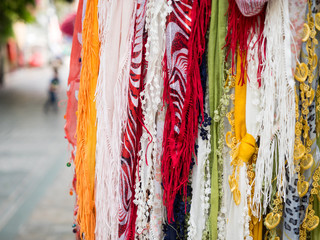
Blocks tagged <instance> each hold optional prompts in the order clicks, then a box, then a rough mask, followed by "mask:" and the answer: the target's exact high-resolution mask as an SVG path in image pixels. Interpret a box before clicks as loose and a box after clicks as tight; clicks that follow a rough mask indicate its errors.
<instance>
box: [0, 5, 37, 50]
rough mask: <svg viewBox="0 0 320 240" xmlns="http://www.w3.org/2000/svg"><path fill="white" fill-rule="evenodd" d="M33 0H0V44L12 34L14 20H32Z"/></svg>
mask: <svg viewBox="0 0 320 240" xmlns="http://www.w3.org/2000/svg"><path fill="white" fill-rule="evenodd" d="M34 6H35V0H0V12H1V14H0V44H3V43H5V42H6V40H7V39H8V37H10V36H12V35H13V30H12V25H13V23H14V22H16V21H25V22H31V21H33V19H34V18H33V16H32V13H31V11H32V9H33V7H34Z"/></svg>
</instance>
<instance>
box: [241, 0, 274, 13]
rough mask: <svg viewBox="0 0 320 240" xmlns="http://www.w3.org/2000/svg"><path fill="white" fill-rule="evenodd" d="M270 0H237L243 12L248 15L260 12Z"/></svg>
mask: <svg viewBox="0 0 320 240" xmlns="http://www.w3.org/2000/svg"><path fill="white" fill-rule="evenodd" d="M266 2H268V0H236V3H237V5H238V7H239V9H240V11H241V13H242V14H243V15H244V16H246V17H252V16H254V15H257V14H259V13H260V12H261V11H262V9H263V8H264V5H265V3H266Z"/></svg>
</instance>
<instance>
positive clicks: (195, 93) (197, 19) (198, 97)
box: [162, 0, 210, 222]
mask: <svg viewBox="0 0 320 240" xmlns="http://www.w3.org/2000/svg"><path fill="white" fill-rule="evenodd" d="M172 7H173V11H172V13H170V15H169V17H168V23H167V30H166V34H167V40H166V41H167V44H166V45H167V47H166V53H165V57H164V72H165V76H164V94H163V98H164V101H165V102H166V103H167V104H168V110H167V113H166V120H165V128H164V139H163V151H164V154H163V160H162V180H163V187H164V196H163V199H164V204H165V206H166V207H167V213H168V221H169V222H172V221H173V220H174V219H173V202H174V199H175V196H176V194H177V193H178V192H179V191H180V190H183V191H184V196H186V194H187V193H186V190H187V189H186V188H187V183H188V177H189V171H190V163H191V158H192V153H194V144H195V140H196V137H197V132H198V124H197V123H198V115H199V107H200V109H202V108H203V94H202V89H201V79H200V70H199V63H200V59H201V57H202V54H203V52H204V46H205V34H206V30H207V25H208V22H209V16H210V8H209V7H210V1H207V0H201V1H199V3H198V1H194V2H193V3H192V2H191V1H173V2H172Z"/></svg>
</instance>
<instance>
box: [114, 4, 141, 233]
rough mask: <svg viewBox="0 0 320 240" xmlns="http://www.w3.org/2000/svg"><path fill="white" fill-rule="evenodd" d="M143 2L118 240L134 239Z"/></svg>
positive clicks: (135, 40)
mask: <svg viewBox="0 0 320 240" xmlns="http://www.w3.org/2000/svg"><path fill="white" fill-rule="evenodd" d="M146 2H147V1H146V0H138V2H137V10H136V17H135V30H134V38H133V43H132V55H131V56H132V58H131V67H130V78H129V91H128V122H127V125H126V128H125V132H124V136H123V146H122V154H121V169H120V207H119V239H133V238H134V234H135V219H136V206H135V205H134V204H133V200H134V194H135V193H134V184H135V172H136V166H137V163H138V154H137V153H138V151H139V142H140V137H141V133H142V124H141V122H140V121H141V116H142V112H141V101H140V92H141V91H142V83H143V79H142V78H143V77H142V75H143V74H142V72H143V45H144V38H143V35H144V34H143V33H144V22H145V11H146V9H145V8H146Z"/></svg>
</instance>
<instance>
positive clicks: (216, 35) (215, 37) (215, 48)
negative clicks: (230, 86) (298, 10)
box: [208, 0, 228, 239]
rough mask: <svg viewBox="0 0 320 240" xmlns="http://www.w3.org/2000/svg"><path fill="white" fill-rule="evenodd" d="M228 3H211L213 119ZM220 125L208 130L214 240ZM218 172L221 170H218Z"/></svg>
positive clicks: (218, 94) (216, 0) (218, 95)
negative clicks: (209, 136)
mask: <svg viewBox="0 0 320 240" xmlns="http://www.w3.org/2000/svg"><path fill="white" fill-rule="evenodd" d="M227 9H228V1H226V0H213V1H212V10H211V20H210V32H209V33H210V34H209V40H208V79H209V104H210V115H211V118H212V119H213V118H214V110H216V109H217V108H218V106H219V102H220V98H221V96H222V92H223V86H224V58H225V54H224V50H223V49H222V48H223V46H224V45H225V36H226V30H227V18H226V15H225V14H226V12H227ZM219 125H220V122H215V121H213V124H212V127H211V154H210V164H211V166H210V167H211V199H210V203H211V208H210V219H209V224H210V239H217V235H218V234H217V217H218V211H219V176H218V174H219V173H218V166H219V164H218V155H217V150H218V140H219ZM220 170H221V169H220Z"/></svg>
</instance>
